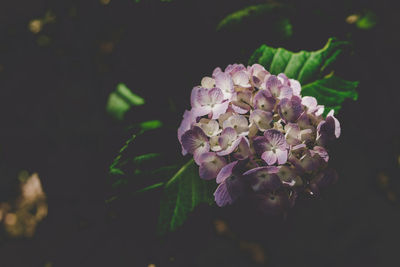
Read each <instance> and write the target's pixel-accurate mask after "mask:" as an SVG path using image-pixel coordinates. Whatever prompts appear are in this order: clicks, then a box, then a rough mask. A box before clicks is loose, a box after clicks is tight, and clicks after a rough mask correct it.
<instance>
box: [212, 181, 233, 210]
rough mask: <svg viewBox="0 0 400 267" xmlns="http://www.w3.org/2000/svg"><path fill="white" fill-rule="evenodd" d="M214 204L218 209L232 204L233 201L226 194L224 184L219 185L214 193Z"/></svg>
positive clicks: (227, 193) (226, 189)
mask: <svg viewBox="0 0 400 267" xmlns="http://www.w3.org/2000/svg"><path fill="white" fill-rule="evenodd" d="M214 198H215V203H217V205H218V206H219V207H224V206H226V205H229V204H232V203H233V199H232V197H231V196H230V194H229V192H228V188H227V185H226V183H221V184H219V186H218V187H217V190H215V192H214Z"/></svg>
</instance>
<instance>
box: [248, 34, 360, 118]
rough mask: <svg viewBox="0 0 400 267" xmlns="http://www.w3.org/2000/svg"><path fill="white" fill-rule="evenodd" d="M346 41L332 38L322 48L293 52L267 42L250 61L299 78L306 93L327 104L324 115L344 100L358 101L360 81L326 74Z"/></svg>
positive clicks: (302, 92)
mask: <svg viewBox="0 0 400 267" xmlns="http://www.w3.org/2000/svg"><path fill="white" fill-rule="evenodd" d="M346 45H348V43H347V42H343V41H338V40H336V39H334V38H330V39H329V40H328V42H327V44H326V45H325V46H324V47H323V48H322V49H320V50H317V51H313V52H308V51H304V50H302V51H300V52H296V53H294V52H291V51H288V50H286V49H284V48H273V47H269V46H267V45H262V46H261V47H259V48H258V49H257V50H256V51H255V52H254V53H253V55H252V56H251V58H250V60H249V64H254V63H259V64H261V65H263V66H264V67H265V68H266V69H267V70H268V71H269V72H271V73H272V74H275V75H277V74H279V73H282V72H283V73H285V74H286V76H288V77H289V78H292V79H295V80H298V81H299V82H300V83H301V85H302V91H301V94H302V95H303V96H305V95H308V96H313V97H315V98H316V99H317V100H318V103H319V104H322V105H325V114H326V113H327V112H329V110H330V109H334V110H335V112H337V111H338V110H339V109H340V107H341V104H342V103H343V101H345V99H347V98H350V99H353V100H357V96H358V95H357V92H356V90H355V89H356V88H357V86H358V82H351V81H346V80H343V79H341V78H339V77H336V76H333V75H330V76H325V77H324V73H326V72H327V70H328V67H330V66H331V65H332V63H334V62H335V60H336V59H337V58H338V56H339V55H340V54H341V53H342V51H343V49H344V48H345V46H346Z"/></svg>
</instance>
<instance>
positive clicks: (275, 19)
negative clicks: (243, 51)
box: [217, 3, 293, 39]
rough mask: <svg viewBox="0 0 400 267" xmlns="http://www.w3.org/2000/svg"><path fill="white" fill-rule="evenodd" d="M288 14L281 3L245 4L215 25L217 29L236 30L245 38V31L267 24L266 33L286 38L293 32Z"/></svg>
mask: <svg viewBox="0 0 400 267" xmlns="http://www.w3.org/2000/svg"><path fill="white" fill-rule="evenodd" d="M288 14H289V8H288V7H287V6H285V5H283V4H281V3H266V4H260V5H252V6H247V7H245V8H243V9H240V10H238V11H235V12H233V13H231V14H229V15H228V16H226V17H225V18H223V19H222V20H221V21H220V22H219V24H218V25H217V31H231V32H236V33H237V34H238V35H239V36H240V35H243V38H246V34H244V32H245V31H248V30H249V29H251V28H258V27H262V25H268V35H270V36H271V37H273V38H277V39H287V38H290V37H291V36H292V34H293V31H292V24H291V22H290V20H289V18H288Z"/></svg>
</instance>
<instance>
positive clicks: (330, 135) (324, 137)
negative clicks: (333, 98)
mask: <svg viewBox="0 0 400 267" xmlns="http://www.w3.org/2000/svg"><path fill="white" fill-rule="evenodd" d="M339 136H340V123H339V121H338V120H337V119H336V118H335V117H334V116H333V110H331V111H330V112H329V113H328V115H327V117H326V119H325V120H324V121H321V122H320V123H319V124H318V127H317V140H318V141H319V143H321V144H322V145H325V143H326V142H327V141H329V140H332V139H335V138H339ZM319 139H321V140H319Z"/></svg>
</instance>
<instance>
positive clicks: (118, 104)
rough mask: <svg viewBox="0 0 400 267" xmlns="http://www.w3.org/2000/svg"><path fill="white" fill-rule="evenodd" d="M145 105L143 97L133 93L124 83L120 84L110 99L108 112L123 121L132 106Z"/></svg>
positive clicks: (107, 107)
mask: <svg viewBox="0 0 400 267" xmlns="http://www.w3.org/2000/svg"><path fill="white" fill-rule="evenodd" d="M144 103H145V100H144V99H143V98H142V97H140V96H138V95H136V94H134V93H132V91H131V90H130V89H129V88H128V87H127V86H126V85H125V84H124V83H119V84H118V85H117V88H116V90H115V91H114V92H112V93H111V94H110V96H109V97H108V101H107V106H106V110H107V112H108V113H109V114H111V115H112V116H113V117H114V118H116V119H118V120H123V118H124V115H125V113H126V112H127V111H128V110H129V109H131V107H132V106H141V105H144Z"/></svg>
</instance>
